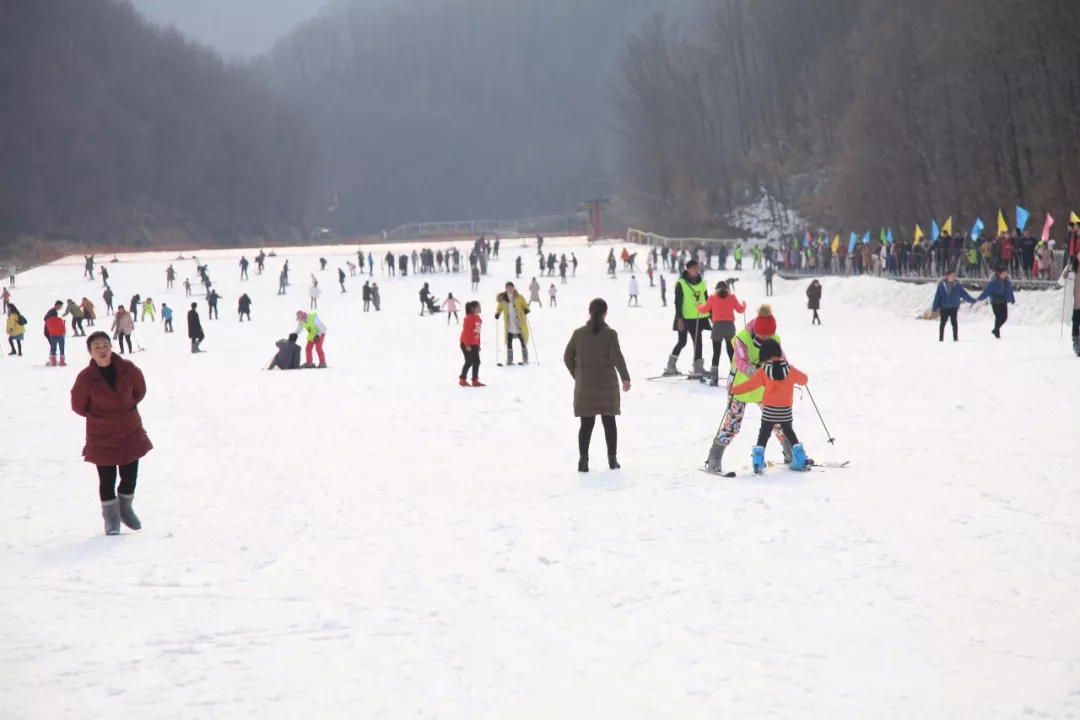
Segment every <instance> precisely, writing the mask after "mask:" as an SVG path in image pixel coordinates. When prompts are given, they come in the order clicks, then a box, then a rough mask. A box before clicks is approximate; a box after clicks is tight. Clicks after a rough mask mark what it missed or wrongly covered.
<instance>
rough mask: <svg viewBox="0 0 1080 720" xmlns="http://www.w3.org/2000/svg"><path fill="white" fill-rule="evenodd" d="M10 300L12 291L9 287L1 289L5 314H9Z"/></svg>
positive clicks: (0, 295) (0, 299) (0, 297)
mask: <svg viewBox="0 0 1080 720" xmlns="http://www.w3.org/2000/svg"><path fill="white" fill-rule="evenodd" d="M10 300H11V292H10V291H9V290H8V289H7V288H4V289H3V290H2V291H0V301H2V302H3V303H4V314H5V315H7V310H8V302H9V301H10Z"/></svg>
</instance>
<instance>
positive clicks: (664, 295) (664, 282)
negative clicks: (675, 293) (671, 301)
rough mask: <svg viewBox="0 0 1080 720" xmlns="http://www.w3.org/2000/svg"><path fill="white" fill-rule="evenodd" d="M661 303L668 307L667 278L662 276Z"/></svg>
mask: <svg viewBox="0 0 1080 720" xmlns="http://www.w3.org/2000/svg"><path fill="white" fill-rule="evenodd" d="M660 303H661V304H662V305H663V306H664V307H667V278H665V277H664V276H663V275H661V276H660Z"/></svg>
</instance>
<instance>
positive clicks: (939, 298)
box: [931, 270, 975, 342]
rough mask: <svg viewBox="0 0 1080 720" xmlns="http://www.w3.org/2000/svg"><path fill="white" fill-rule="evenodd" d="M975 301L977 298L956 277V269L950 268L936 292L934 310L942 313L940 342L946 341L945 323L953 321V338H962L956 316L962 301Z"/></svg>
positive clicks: (939, 330)
mask: <svg viewBox="0 0 1080 720" xmlns="http://www.w3.org/2000/svg"><path fill="white" fill-rule="evenodd" d="M961 300H963V301H965V302H969V303H974V302H975V298H973V297H971V295H969V294H968V291H967V290H965V289H964V286H963V285H961V284H960V283H959V282H958V281H957V279H956V271H955V270H950V271H949V274H948V275H946V276H945V279H944V280H942V281H941V282H939V283H938V286H937V292H936V293H934V306H933V307H932V308H931V310H932V311H934V312H937V313H939V314H940V315H941V326H940V327H939V328H938V342H945V324H946V323H950V322H951V323H952V339H953V342H956V341H957V340H959V339H960V335H959V332H958V331H957V328H956V316H957V313H958V312H959V311H960V301H961Z"/></svg>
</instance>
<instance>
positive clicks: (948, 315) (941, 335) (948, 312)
mask: <svg viewBox="0 0 1080 720" xmlns="http://www.w3.org/2000/svg"><path fill="white" fill-rule="evenodd" d="M938 312H939V313H940V314H941V326H940V327H939V328H938V340H939V341H944V340H945V323H952V339H953V340H959V339H960V334H959V331H958V329H957V326H956V314H957V313H958V312H960V308H941V309H940V310H939V311H938Z"/></svg>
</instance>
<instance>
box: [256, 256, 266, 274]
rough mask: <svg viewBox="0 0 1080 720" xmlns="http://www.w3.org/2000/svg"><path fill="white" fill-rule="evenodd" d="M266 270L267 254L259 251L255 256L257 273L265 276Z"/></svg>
mask: <svg viewBox="0 0 1080 720" xmlns="http://www.w3.org/2000/svg"><path fill="white" fill-rule="evenodd" d="M265 269H266V253H265V252H263V251H262V250H259V254H258V255H256V256H255V272H256V274H258V275H262V274H263V270H265Z"/></svg>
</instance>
